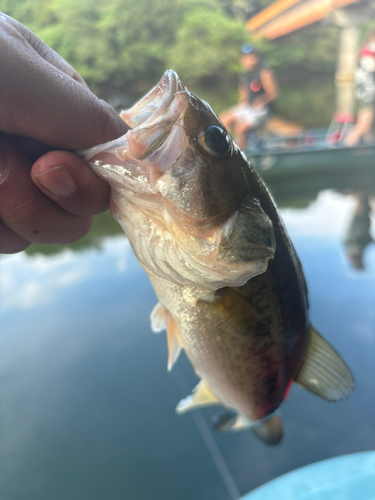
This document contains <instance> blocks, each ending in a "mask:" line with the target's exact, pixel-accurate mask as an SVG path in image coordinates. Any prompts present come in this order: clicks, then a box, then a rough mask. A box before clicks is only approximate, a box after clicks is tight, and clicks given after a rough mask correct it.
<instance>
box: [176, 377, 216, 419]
mask: <svg viewBox="0 0 375 500" xmlns="http://www.w3.org/2000/svg"><path fill="white" fill-rule="evenodd" d="M217 404H221V403H220V401H219V400H218V399H217V397H216V396H215V394H213V392H212V391H211V389H210V388H209V387H208V385H207V384H206V383H205V382H204V381H203V380H201V381H200V382H199V384H198V385H197V386H196V387H195V388H194V389H193V392H192V393H191V394H190V396H188V397H187V398H184V399H181V401H180V402H179V403H178V405H177V406H176V413H178V414H181V413H185V412H187V411H189V410H193V409H194V408H200V407H202V406H209V405H217Z"/></svg>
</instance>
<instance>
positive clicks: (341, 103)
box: [335, 25, 359, 116]
mask: <svg viewBox="0 0 375 500" xmlns="http://www.w3.org/2000/svg"><path fill="white" fill-rule="evenodd" d="M358 42H359V33H358V27H357V26H353V25H349V26H341V27H340V43H339V53H338V60H337V70H336V75H335V85H336V112H337V113H340V114H341V113H342V114H343V115H348V116H349V115H351V116H352V115H354V104H355V99H354V73H355V70H356V67H357V61H358V50H359V44H358Z"/></svg>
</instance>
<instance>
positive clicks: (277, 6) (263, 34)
mask: <svg viewBox="0 0 375 500" xmlns="http://www.w3.org/2000/svg"><path fill="white" fill-rule="evenodd" d="M358 1H359V0H307V1H304V2H303V3H302V2H301V0H277V1H276V2H274V3H273V4H271V5H269V6H268V7H267V8H266V9H264V10H262V12H260V13H259V14H257V15H256V16H254V17H252V18H251V19H250V20H249V21H248V22H247V24H246V26H247V28H248V29H249V30H250V31H252V33H253V36H254V37H255V38H267V39H268V40H274V39H275V38H279V37H281V36H283V35H286V34H288V33H291V32H293V31H296V30H298V29H300V28H303V27H304V26H307V25H309V24H312V23H314V22H316V21H320V20H321V19H323V18H325V17H326V16H327V15H328V14H330V13H331V12H332V11H334V10H336V9H340V8H342V7H345V6H346V5H349V4H352V3H355V2H358Z"/></svg>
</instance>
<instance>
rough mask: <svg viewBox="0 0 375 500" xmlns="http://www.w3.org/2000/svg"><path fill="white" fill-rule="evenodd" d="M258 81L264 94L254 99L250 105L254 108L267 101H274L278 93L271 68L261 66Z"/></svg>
mask: <svg viewBox="0 0 375 500" xmlns="http://www.w3.org/2000/svg"><path fill="white" fill-rule="evenodd" d="M260 81H261V84H262V87H263V90H264V94H263V95H262V96H260V97H257V98H256V99H254V101H253V104H252V106H253V108H255V109H257V108H262V107H263V106H265V105H266V104H268V103H269V102H272V101H274V100H275V99H276V97H277V94H278V88H277V83H276V80H275V77H274V74H273V72H272V70H271V69H269V68H263V69H262V70H261V71H260Z"/></svg>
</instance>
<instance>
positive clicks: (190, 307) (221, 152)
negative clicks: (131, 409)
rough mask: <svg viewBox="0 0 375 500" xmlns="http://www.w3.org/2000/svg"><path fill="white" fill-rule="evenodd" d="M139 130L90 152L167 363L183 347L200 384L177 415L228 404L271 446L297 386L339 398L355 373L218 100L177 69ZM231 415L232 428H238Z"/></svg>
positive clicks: (133, 123)
mask: <svg viewBox="0 0 375 500" xmlns="http://www.w3.org/2000/svg"><path fill="white" fill-rule="evenodd" d="M121 116H122V117H123V118H124V120H125V121H126V122H127V123H128V125H129V126H130V127H132V129H131V130H130V131H128V132H127V134H126V135H125V136H123V137H121V138H119V139H118V140H116V141H112V142H111V143H107V144H104V145H101V146H97V147H96V148H92V149H91V150H87V151H82V152H80V154H81V155H82V156H83V157H84V158H85V159H86V161H87V162H88V164H89V165H90V166H91V167H92V168H93V169H94V170H95V172H97V174H98V175H99V176H100V177H101V178H103V179H105V180H107V181H108V182H109V184H110V185H111V188H112V191H111V211H112V214H113V215H114V217H115V218H116V219H117V220H118V221H119V222H120V224H121V225H122V227H123V229H124V231H125V232H126V234H127V236H128V238H129V241H130V243H131V245H132V248H133V250H134V252H135V254H136V256H137V258H138V260H139V262H140V263H141V265H142V267H143V268H144V269H145V271H146V272H147V274H148V275H149V278H150V280H151V283H152V285H153V287H154V289H155V292H156V295H157V297H158V299H159V301H160V302H159V304H158V305H157V306H156V307H155V308H154V310H153V312H152V314H151V324H152V328H153V330H154V331H160V330H162V329H164V328H166V330H167V340H168V348H169V359H168V369H171V368H172V366H173V364H174V362H175V361H176V359H177V358H178V355H179V353H180V351H181V349H184V350H185V352H186V354H187V356H188V358H189V359H190V361H191V363H192V365H193V367H194V369H195V371H196V373H197V375H198V376H199V378H200V379H201V381H200V383H199V384H198V386H197V387H196V388H195V390H194V391H193V393H192V395H191V396H188V397H187V398H186V399H184V400H182V401H181V402H180V403H179V405H178V406H177V412H178V413H183V412H185V411H187V410H189V409H193V408H196V407H200V406H204V405H209V404H222V405H223V406H224V407H226V408H230V409H232V410H235V412H236V414H237V418H236V419H233V418H230V419H226V420H225V422H226V423H225V427H226V428H231V429H234V430H238V429H241V428H244V427H251V426H253V428H254V429H257V430H258V432H257V433H258V435H259V436H260V437H261V438H262V439H264V440H265V441H266V442H269V443H271V444H274V443H277V442H279V441H280V439H281V425H280V421H279V418H278V417H275V411H276V410H277V408H278V407H279V406H280V404H281V403H282V401H283V400H284V399H285V397H286V394H287V392H288V389H289V387H290V385H291V383H292V382H293V381H297V382H299V383H300V384H301V385H302V386H304V387H305V388H307V389H308V390H310V391H312V392H315V393H316V394H318V395H320V396H322V397H324V398H325V399H328V400H338V399H342V398H344V397H347V396H348V395H349V394H350V393H351V391H352V389H353V385H354V383H353V379H352V376H351V373H350V371H349V369H348V368H347V366H346V365H345V363H344V362H343V361H342V360H341V358H340V357H339V355H338V354H337V353H336V352H335V351H334V349H333V348H332V347H331V346H330V345H329V344H328V343H327V342H326V341H325V340H324V339H323V338H322V337H320V335H319V334H318V333H317V332H316V331H315V330H314V329H312V328H311V325H310V322H309V317H308V300H307V290H306V284H305V280H304V276H303V272H302V268H301V265H300V262H299V260H298V257H297V255H296V252H295V250H294V247H293V245H292V243H291V241H290V239H289V237H288V234H287V232H286V229H285V227H284V225H283V222H282V220H281V218H280V216H279V214H278V211H277V209H276V206H275V204H274V202H273V200H272V198H271V196H270V194H269V192H268V190H267V188H266V187H265V185H264V183H263V182H262V180H261V179H260V177H259V175H258V174H257V173H256V171H255V170H254V168H253V167H252V166H251V165H250V164H249V163H248V161H247V159H246V157H245V156H244V155H243V153H242V152H241V151H240V150H239V148H238V147H237V146H236V144H235V143H234V142H233V140H232V139H231V137H230V136H229V135H228V133H227V132H226V130H225V129H224V128H223V126H222V124H221V122H220V121H219V119H218V118H217V116H216V115H215V113H214V112H213V111H212V109H211V108H210V107H209V105H208V104H206V103H204V102H202V101H201V100H199V99H198V98H197V97H196V96H195V95H194V94H192V93H190V92H189V91H188V90H187V89H186V87H184V85H183V84H182V83H181V81H180V80H179V78H178V76H177V75H176V74H175V73H174V72H173V71H169V72H167V73H165V75H164V76H163V78H162V79H161V81H160V82H159V84H158V85H157V86H156V87H155V88H154V89H153V90H152V91H151V92H150V93H149V94H148V95H147V96H145V97H144V98H143V99H142V100H141V101H140V102H139V103H137V104H136V105H135V106H134V107H133V108H131V109H130V110H128V111H125V112H123V113H122V114H121ZM228 422H229V424H228Z"/></svg>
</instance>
